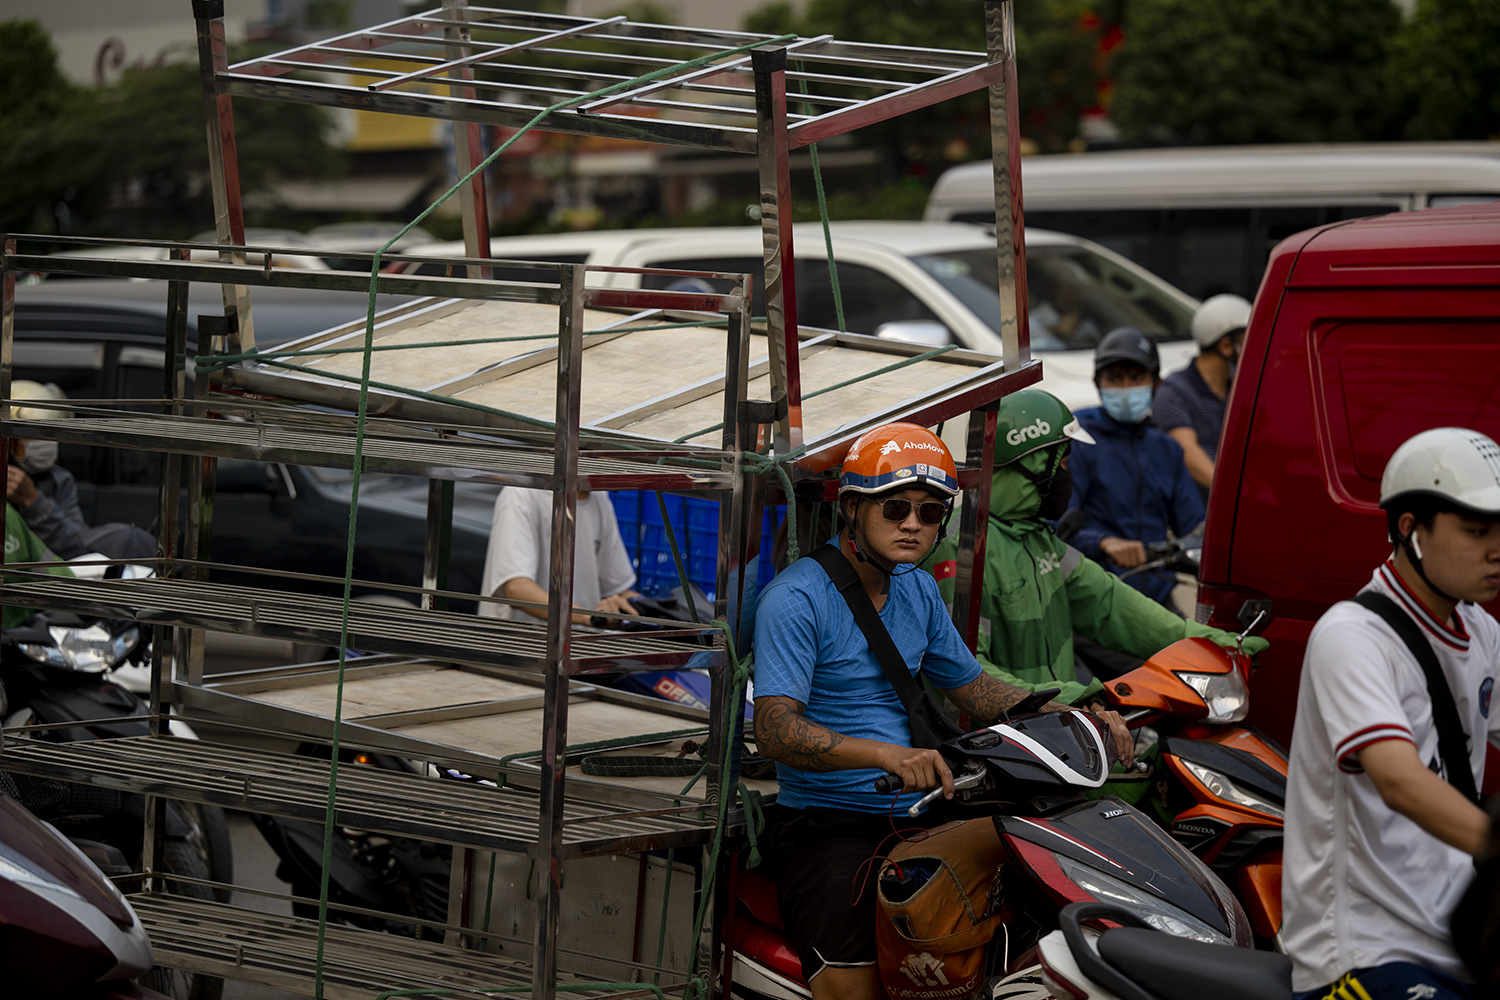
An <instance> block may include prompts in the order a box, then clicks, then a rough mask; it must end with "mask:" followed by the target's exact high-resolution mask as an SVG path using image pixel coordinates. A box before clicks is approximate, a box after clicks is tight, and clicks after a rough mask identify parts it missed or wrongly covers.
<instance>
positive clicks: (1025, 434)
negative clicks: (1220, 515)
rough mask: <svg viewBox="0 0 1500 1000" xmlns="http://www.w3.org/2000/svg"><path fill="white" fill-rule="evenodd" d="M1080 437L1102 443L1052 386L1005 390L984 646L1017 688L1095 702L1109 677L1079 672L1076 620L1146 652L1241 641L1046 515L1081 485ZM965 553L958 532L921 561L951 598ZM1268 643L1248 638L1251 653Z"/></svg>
mask: <svg viewBox="0 0 1500 1000" xmlns="http://www.w3.org/2000/svg"><path fill="white" fill-rule="evenodd" d="M1075 441H1076V442H1078V443H1079V444H1080V445H1082V446H1084V447H1087V446H1089V445H1092V444H1093V443H1094V441H1093V438H1092V437H1091V436H1090V435H1089V433H1088V431H1086V430H1084V429H1083V428H1082V427H1080V426H1079V424H1078V421H1077V420H1075V419H1073V414H1072V412H1071V411H1069V409H1068V408H1067V406H1065V405H1064V404H1063V402H1062V401H1061V400H1059V399H1058V398H1057V397H1056V396H1053V395H1052V394H1050V393H1047V392H1043V391H1042V390H1040V389H1022V390H1021V391H1019V392H1015V393H1012V394H1011V395H1009V396H1006V397H1005V398H1004V399H1003V400H1002V401H1001V403H1000V413H999V421H998V426H997V428H996V431H995V475H994V478H993V479H992V480H991V483H990V517H989V537H988V540H987V542H986V549H985V565H984V589H983V593H982V595H981V597H980V605H979V642H978V649H977V650H976V653H977V655H978V657H979V662H980V665H981V666H983V667H984V669H985V670H986V671H987V672H989V673H990V674H993V675H994V676H996V677H999V678H1001V679H1003V680H1005V681H1008V682H1009V683H1011V684H1014V685H1016V686H1017V687H1022V688H1026V689H1027V690H1031V691H1037V690H1041V689H1043V688H1049V687H1056V688H1061V692H1060V694H1059V695H1058V696H1057V698H1056V700H1057V701H1060V702H1063V703H1065V704H1069V705H1072V704H1082V705H1087V704H1089V703H1090V702H1091V700H1092V699H1093V698H1094V696H1095V695H1096V694H1098V693H1099V692H1100V690H1101V688H1102V686H1101V684H1100V682H1099V681H1098V679H1096V678H1089V679H1087V681H1086V682H1081V681H1080V679H1079V677H1078V674H1077V671H1076V668H1075V665H1074V656H1073V633H1074V632H1075V631H1076V632H1078V633H1079V634H1081V635H1083V636H1085V637H1086V638H1088V639H1091V640H1093V641H1094V642H1096V643H1098V644H1099V645H1101V646H1104V647H1106V648H1108V649H1112V650H1114V651H1116V652H1118V653H1123V654H1126V655H1128V656H1133V657H1139V658H1142V659H1144V658H1145V657H1148V656H1150V655H1152V654H1153V653H1155V652H1157V651H1158V650H1160V649H1162V648H1163V647H1165V646H1168V645H1171V644H1172V643H1174V642H1176V641H1177V640H1178V639H1184V638H1188V637H1192V636H1202V637H1204V638H1208V639H1212V640H1213V641H1214V642H1217V643H1219V644H1221V645H1224V646H1233V645H1234V636H1233V635H1231V634H1229V633H1228V632H1224V631H1221V630H1219V629H1216V628H1209V627H1208V626H1206V625H1199V624H1197V623H1196V622H1192V621H1188V620H1187V619H1185V618H1182V617H1181V616H1179V615H1177V614H1174V613H1173V612H1172V611H1170V610H1168V609H1167V608H1165V607H1163V606H1162V605H1160V604H1158V603H1157V602H1156V601H1153V600H1152V599H1151V598H1149V597H1146V596H1145V595H1144V594H1142V593H1141V592H1140V591H1138V590H1136V589H1135V588H1133V587H1131V586H1130V585H1129V584H1128V583H1125V582H1123V581H1121V580H1120V578H1119V577H1117V576H1115V575H1114V574H1113V573H1110V572H1109V571H1108V570H1106V569H1104V568H1102V567H1101V566H1100V565H1099V564H1098V563H1096V562H1094V561H1093V560H1092V559H1089V558H1088V557H1087V556H1085V555H1084V554H1083V553H1082V552H1079V551H1078V550H1077V549H1075V548H1073V547H1072V546H1071V545H1068V544H1067V543H1065V542H1063V541H1061V540H1060V539H1059V538H1058V537H1057V535H1056V534H1054V533H1053V530H1052V527H1051V525H1049V524H1048V523H1047V522H1048V521H1051V520H1055V519H1056V518H1058V517H1061V516H1062V514H1063V513H1064V512H1065V511H1066V510H1067V509H1068V497H1069V496H1070V495H1071V493H1072V490H1073V482H1072V476H1071V475H1070V474H1069V472H1068V452H1069V449H1070V448H1071V447H1072V444H1073V442H1075ZM957 552H958V547H957V542H956V541H955V540H953V539H951V538H950V539H948V540H946V541H944V542H942V543H941V544H940V545H939V546H938V548H937V550H936V551H935V552H934V553H933V554H932V555H931V556H930V557H928V559H927V561H926V562H925V563H924V564H923V565H924V567H925V568H926V569H928V570H929V572H931V573H932V575H933V576H934V577H936V578H937V581H938V589H939V591H940V592H941V593H942V595H943V599H944V600H945V601H947V602H948V604H949V605H950V606H951V605H952V603H953V577H954V571H955V567H956V562H955V560H956V557H957ZM1267 645H1268V644H1267V643H1266V641H1265V640H1264V639H1261V638H1259V637H1252V638H1249V639H1246V640H1245V652H1247V653H1250V654H1255V653H1259V652H1260V651H1261V650H1263V649H1265V648H1266V646H1267Z"/></svg>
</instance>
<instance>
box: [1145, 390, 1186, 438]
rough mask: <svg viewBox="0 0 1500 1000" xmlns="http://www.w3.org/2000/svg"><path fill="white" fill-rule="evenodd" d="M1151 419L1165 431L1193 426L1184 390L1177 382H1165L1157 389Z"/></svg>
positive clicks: (1152, 404) (1152, 402)
mask: <svg viewBox="0 0 1500 1000" xmlns="http://www.w3.org/2000/svg"><path fill="white" fill-rule="evenodd" d="M1151 421H1152V423H1154V424H1156V426H1158V427H1160V428H1161V429H1162V430H1164V431H1170V430H1175V429H1176V428H1178V427H1192V426H1193V421H1192V418H1191V417H1189V416H1188V409H1187V404H1186V400H1185V399H1184V398H1183V392H1182V390H1181V389H1180V388H1178V386H1177V384H1176V383H1175V382H1172V381H1166V382H1163V383H1162V384H1161V388H1160V389H1158V390H1156V398H1154V399H1153V400H1152V401H1151Z"/></svg>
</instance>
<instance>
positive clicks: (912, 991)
mask: <svg viewBox="0 0 1500 1000" xmlns="http://www.w3.org/2000/svg"><path fill="white" fill-rule="evenodd" d="M1004 856H1005V849H1004V847H1003V846H1002V845H1001V842H1000V834H999V832H998V831H997V830H996V829H995V824H994V822H993V821H992V820H990V819H971V820H963V821H961V822H957V823H948V824H946V825H944V826H939V827H935V828H933V829H932V830H931V831H929V832H928V835H927V836H926V837H925V838H923V839H920V840H912V841H906V842H904V843H901V844H898V845H897V846H896V848H895V849H894V850H892V851H891V853H890V855H889V856H888V858H887V860H886V862H885V864H884V865H883V866H882V867H881V870H880V883H879V887H878V888H877V890H876V896H877V904H878V906H879V910H880V914H879V917H878V919H877V921H876V927H875V937H876V942H877V943H878V945H879V949H880V951H879V955H880V979H881V982H883V983H884V984H885V991H886V995H887V996H889V997H891V998H892V1000H939V998H942V1000H958V998H961V997H968V996H971V995H973V994H974V993H975V992H976V991H977V990H978V989H979V987H980V984H981V982H982V981H983V979H984V974H985V946H986V945H988V944H989V942H990V939H991V938H993V937H994V936H995V931H996V930H997V929H998V928H999V926H1000V918H999V916H998V915H993V914H991V913H990V909H991V903H992V900H991V894H992V891H993V890H995V889H997V888H998V880H999V870H1000V863H1001V861H1002V860H1003V859H1004Z"/></svg>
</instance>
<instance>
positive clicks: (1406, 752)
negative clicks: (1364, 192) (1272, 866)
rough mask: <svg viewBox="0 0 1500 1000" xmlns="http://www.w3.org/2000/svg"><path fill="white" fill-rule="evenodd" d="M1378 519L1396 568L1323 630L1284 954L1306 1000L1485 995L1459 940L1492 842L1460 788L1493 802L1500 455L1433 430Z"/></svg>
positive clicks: (1309, 690) (1390, 474)
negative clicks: (1456, 914)
mask: <svg viewBox="0 0 1500 1000" xmlns="http://www.w3.org/2000/svg"><path fill="white" fill-rule="evenodd" d="M1380 505H1381V507H1382V508H1383V509H1384V510H1385V512H1386V516H1387V521H1388V524H1389V530H1390V536H1391V541H1392V543H1393V545H1394V547H1395V552H1394V554H1393V555H1392V557H1391V558H1390V559H1389V560H1387V561H1386V562H1385V563H1384V564H1383V565H1381V566H1380V567H1379V568H1378V569H1377V570H1376V571H1375V574H1374V578H1373V579H1372V580H1371V582H1370V584H1369V585H1368V586H1367V587H1365V588H1364V590H1362V591H1361V592H1360V598H1359V600H1360V602H1361V603H1355V602H1352V601H1345V602H1342V603H1339V604H1336V605H1334V606H1333V607H1332V608H1330V609H1329V610H1328V612H1327V613H1326V614H1325V615H1324V616H1323V617H1322V618H1321V619H1319V621H1318V623H1317V625H1316V626H1315V627H1314V628H1313V631H1312V635H1311V637H1310V638H1309V639H1308V644H1307V656H1306V659H1305V660H1304V662H1303V666H1302V687H1301V690H1300V691H1299V693H1298V696H1297V718H1296V724H1295V726H1294V728H1293V737H1292V750H1291V770H1290V774H1289V776H1288V782H1287V810H1286V849H1285V867H1284V868H1283V874H1282V898H1283V900H1284V911H1285V912H1284V924H1283V928H1282V941H1283V943H1284V945H1285V947H1286V951H1287V954H1288V955H1289V956H1290V957H1291V959H1292V987H1293V989H1294V990H1295V991H1296V992H1297V995H1298V1000H1303V998H1307V997H1329V998H1334V1000H1384V998H1400V1000H1449V998H1471V997H1475V996H1477V994H1476V992H1475V991H1474V987H1473V985H1472V983H1471V982H1469V981H1468V980H1469V979H1470V976H1469V974H1468V972H1467V970H1466V969H1465V968H1464V965H1463V962H1462V961H1461V960H1460V959H1459V957H1458V955H1457V953H1456V952H1455V951H1454V948H1453V940H1452V934H1451V931H1450V930H1449V925H1450V918H1451V917H1452V914H1453V910H1454V907H1455V906H1456V905H1457V903H1458V900H1459V898H1460V897H1461V896H1462V895H1463V893H1464V890H1465V889H1466V888H1467V887H1468V885H1469V884H1470V882H1471V881H1472V880H1473V878H1474V864H1473V862H1474V857H1473V856H1474V855H1477V854H1479V853H1480V852H1481V851H1482V850H1483V848H1484V845H1485V842H1486V838H1487V836H1488V833H1489V828H1490V822H1489V818H1488V817H1487V816H1486V815H1485V813H1484V812H1483V811H1482V810H1481V809H1480V808H1479V807H1478V806H1477V805H1476V804H1475V802H1474V801H1473V800H1472V799H1470V798H1469V797H1468V793H1467V792H1466V791H1460V788H1463V787H1465V786H1468V787H1469V788H1477V787H1482V785H1483V774H1484V762H1485V745H1486V742H1487V738H1488V742H1493V743H1496V744H1497V745H1500V712H1495V711H1493V710H1492V709H1493V708H1494V705H1493V695H1494V690H1495V683H1496V675H1497V674H1500V623H1497V622H1496V620H1495V619H1494V618H1493V617H1491V616H1490V615H1489V614H1488V613H1487V612H1486V611H1484V609H1482V608H1480V607H1478V606H1477V605H1478V604H1479V603H1483V602H1485V601H1490V600H1493V599H1494V598H1495V597H1496V595H1497V594H1500V446H1497V445H1496V444H1495V442H1494V441H1493V440H1491V439H1490V438H1488V437H1486V436H1485V435H1483V434H1479V433H1477V432H1475V431H1471V430H1464V429H1460V428H1452V427H1445V428H1438V429H1436V430H1430V431H1424V432H1423V433H1421V434H1418V435H1416V436H1415V437H1413V438H1412V439H1411V440H1409V441H1407V442H1406V443H1405V444H1403V445H1402V446H1401V447H1400V448H1398V449H1396V452H1395V454H1394V455H1392V456H1391V460H1390V462H1389V463H1388V464H1387V465H1386V469H1385V474H1384V476H1383V477H1382V480H1381V488H1380ZM1370 594H1378V595H1381V596H1382V597H1383V598H1384V599H1385V600H1388V601H1390V602H1392V604H1393V605H1394V607H1392V606H1391V605H1385V608H1386V611H1387V612H1388V613H1390V614H1391V615H1392V617H1391V618H1390V619H1387V618H1384V617H1382V615H1381V614H1380V613H1378V612H1377V611H1376V610H1374V608H1372V607H1367V606H1365V605H1364V604H1363V603H1362V602H1365V601H1370V603H1372V604H1376V605H1379V604H1381V599H1380V598H1375V599H1373V600H1372V599H1371V598H1370V597H1369V596H1368V595H1370ZM1406 619H1410V622H1409V623H1408V621H1407V620H1406ZM1392 623H1395V624H1399V625H1400V626H1401V629H1402V630H1403V631H1407V632H1411V633H1412V640H1413V642H1414V643H1417V644H1421V643H1425V644H1426V646H1429V647H1430V648H1431V651H1432V653H1433V658H1435V663H1433V666H1434V667H1435V668H1436V671H1435V672H1440V674H1441V676H1440V677H1434V678H1433V680H1434V682H1435V683H1441V682H1446V686H1447V689H1448V691H1449V692H1450V693H1451V695H1452V702H1453V706H1454V708H1455V709H1456V716H1457V717H1456V723H1457V724H1458V725H1461V727H1462V729H1463V733H1462V734H1457V735H1450V737H1449V744H1448V749H1447V751H1446V752H1445V750H1444V749H1443V747H1442V746H1440V743H1441V739H1440V735H1439V724H1438V723H1436V722H1435V721H1434V719H1435V718H1436V717H1438V716H1439V714H1440V713H1441V711H1442V709H1441V706H1439V708H1437V709H1435V708H1434V698H1433V696H1432V695H1430V694H1429V687H1428V677H1427V673H1426V672H1425V670H1424V667H1423V666H1422V662H1421V661H1420V660H1419V659H1418V657H1417V655H1416V654H1415V652H1414V650H1421V649H1422V648H1423V647H1422V645H1411V646H1409V645H1407V641H1406V640H1405V639H1403V638H1402V637H1401V634H1400V632H1398V631H1397V629H1396V628H1395V627H1393V624H1392ZM1413 626H1414V627H1413ZM1423 658H1424V659H1428V660H1429V661H1431V660H1433V658H1429V657H1426V656H1425V654H1424V656H1423ZM1433 690H1438V691H1439V699H1438V700H1439V702H1441V701H1444V700H1446V699H1442V698H1441V691H1440V689H1438V688H1436V687H1434V688H1433ZM1444 731H1446V732H1449V733H1450V734H1453V727H1452V726H1445V727H1444ZM1465 737H1467V746H1466V747H1465V746H1464V743H1463V740H1464V738H1465ZM1450 762H1454V763H1451V764H1450ZM1460 771H1466V772H1467V773H1459V772H1460Z"/></svg>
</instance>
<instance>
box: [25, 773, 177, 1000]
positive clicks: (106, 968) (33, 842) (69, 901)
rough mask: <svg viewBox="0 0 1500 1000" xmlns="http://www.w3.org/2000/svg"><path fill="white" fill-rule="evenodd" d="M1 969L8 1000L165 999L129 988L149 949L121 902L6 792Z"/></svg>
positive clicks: (146, 964) (68, 845)
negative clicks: (59, 998)
mask: <svg viewBox="0 0 1500 1000" xmlns="http://www.w3.org/2000/svg"><path fill="white" fill-rule="evenodd" d="M4 784H5V782H3V781H0V786H3V785H4ZM85 846H89V847H91V848H93V849H101V850H102V849H103V847H102V845H85ZM0 968H3V969H4V970H5V971H4V977H5V994H6V996H15V997H37V998H40V997H53V996H66V997H67V998H68V1000H167V998H166V997H164V996H162V994H160V993H157V992H156V991H154V990H150V989H147V988H146V987H143V986H140V985H138V984H136V983H134V982H133V981H132V980H133V979H134V978H135V977H136V976H141V975H145V974H146V973H148V972H149V971H150V970H151V942H150V941H149V940H147V938H146V931H145V929H144V928H142V927H141V922H140V920H138V919H137V918H136V915H135V913H134V912H133V911H132V910H131V909H130V904H129V903H127V902H126V901H125V897H124V896H122V895H120V891H119V890H118V889H116V888H115V887H114V885H113V884H111V883H110V881H109V880H108V879H107V878H105V877H104V874H103V873H102V872H101V871H100V870H99V869H98V868H97V867H95V865H94V864H93V863H92V862H91V861H89V859H88V857H87V856H86V855H85V854H84V852H83V851H82V850H81V849H80V848H79V847H78V846H75V845H74V844H73V843H72V842H71V841H69V840H67V839H66V838H65V837H63V836H62V834H60V833H58V832H57V830H56V829H54V828H53V827H52V826H51V825H49V824H47V823H43V822H42V821H41V820H39V819H37V818H36V817H35V816H33V815H32V814H31V813H30V812H28V811H27V810H26V809H25V808H24V807H23V806H22V805H21V804H20V803H19V802H17V801H16V800H15V799H14V798H12V797H11V796H10V795H9V794H6V793H5V791H3V790H0Z"/></svg>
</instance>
